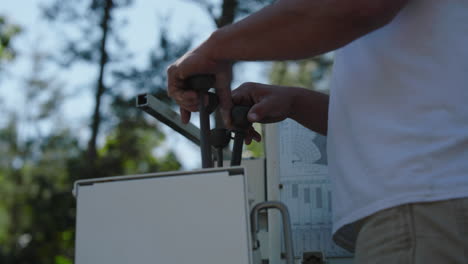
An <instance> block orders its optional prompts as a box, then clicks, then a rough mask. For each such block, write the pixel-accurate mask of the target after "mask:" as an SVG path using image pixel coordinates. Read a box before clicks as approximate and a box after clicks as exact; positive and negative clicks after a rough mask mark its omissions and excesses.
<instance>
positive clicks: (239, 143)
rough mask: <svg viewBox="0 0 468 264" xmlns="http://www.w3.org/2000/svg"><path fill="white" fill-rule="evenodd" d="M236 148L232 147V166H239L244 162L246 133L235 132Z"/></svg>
mask: <svg viewBox="0 0 468 264" xmlns="http://www.w3.org/2000/svg"><path fill="white" fill-rule="evenodd" d="M234 133H235V135H234V146H233V147H232V157H231V166H239V165H240V164H241V160H242V147H243V145H244V138H245V133H244V132H242V131H235V132H234Z"/></svg>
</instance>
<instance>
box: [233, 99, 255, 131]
mask: <svg viewBox="0 0 468 264" xmlns="http://www.w3.org/2000/svg"><path fill="white" fill-rule="evenodd" d="M249 110H250V107H249V106H244V105H235V106H233V107H232V109H231V119H232V125H233V126H234V128H235V129H239V130H245V129H247V128H249V127H250V125H251V123H250V122H249V120H247V114H248V113H249Z"/></svg>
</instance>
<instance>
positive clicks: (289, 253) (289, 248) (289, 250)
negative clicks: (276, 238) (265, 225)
mask: <svg viewBox="0 0 468 264" xmlns="http://www.w3.org/2000/svg"><path fill="white" fill-rule="evenodd" d="M270 208H275V209H278V210H279V211H280V212H281V218H282V221H283V236H284V245H285V248H286V263H287V264H294V248H293V241H292V232H291V220H290V217H289V211H288V207H287V206H286V205H285V204H284V203H282V202H278V201H269V202H262V203H259V204H257V205H255V206H254V208H252V211H251V212H250V224H251V229H252V230H251V232H252V240H253V244H254V250H256V249H258V248H259V245H258V238H257V233H258V231H259V223H258V213H259V212H260V211H261V210H264V209H270Z"/></svg>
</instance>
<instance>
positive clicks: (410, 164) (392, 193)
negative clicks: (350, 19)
mask: <svg viewBox="0 0 468 264" xmlns="http://www.w3.org/2000/svg"><path fill="white" fill-rule="evenodd" d="M333 75H334V76H333V79H332V87H331V95H330V110H329V111H330V112H329V131H328V155H329V170H330V177H331V181H332V186H333V210H334V216H333V222H334V226H333V233H335V232H336V231H337V230H338V229H340V231H341V230H343V229H342V227H343V226H345V225H347V224H350V223H352V222H355V221H356V220H359V219H361V218H363V217H365V216H368V215H371V214H373V213H375V212H377V211H379V210H382V209H386V208H390V207H393V206H397V205H401V204H405V203H412V202H426V201H437V200H444V199H450V198H460V197H467V196H468V0H412V1H410V2H409V4H408V5H407V6H406V7H405V8H404V9H403V10H402V11H401V12H400V13H399V14H398V15H397V17H396V18H395V19H394V20H393V21H392V22H391V23H390V24H388V25H386V26H385V27H383V28H380V29H378V30H376V31H374V32H372V33H370V34H368V35H366V36H364V37H362V38H360V39H358V40H356V41H354V42H352V43H350V44H349V45H347V46H346V47H344V48H342V49H340V50H339V51H337V53H336V59H335V65H334V70H333ZM340 234H341V232H338V233H335V238H337V239H338V240H341V241H340V242H345V241H343V240H342V239H340ZM341 244H342V243H341Z"/></svg>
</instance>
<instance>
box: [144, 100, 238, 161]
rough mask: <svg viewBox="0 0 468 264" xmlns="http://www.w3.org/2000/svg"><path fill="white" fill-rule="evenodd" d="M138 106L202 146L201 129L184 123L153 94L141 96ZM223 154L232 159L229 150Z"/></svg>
mask: <svg viewBox="0 0 468 264" xmlns="http://www.w3.org/2000/svg"><path fill="white" fill-rule="evenodd" d="M136 106H137V107H138V108H140V109H141V110H143V111H145V112H146V113H148V114H150V115H151V116H152V117H154V118H156V119H157V120H159V121H161V122H162V123H164V124H165V125H167V126H168V127H170V128H172V129H174V130H175V131H177V132H179V133H180V134H181V135H182V136H184V137H186V138H187V139H188V140H190V141H192V142H193V143H195V144H196V145H198V146H200V129H199V128H198V127H196V126H195V125H193V124H192V123H188V124H184V123H182V121H180V115H179V114H178V113H176V112H174V111H173V110H172V109H171V108H170V107H169V106H168V105H167V104H166V103H164V102H163V101H161V100H159V99H158V98H156V97H154V96H153V95H151V94H140V95H138V96H137V98H136ZM223 154H224V157H225V158H230V157H231V152H230V151H228V150H224V151H223Z"/></svg>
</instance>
